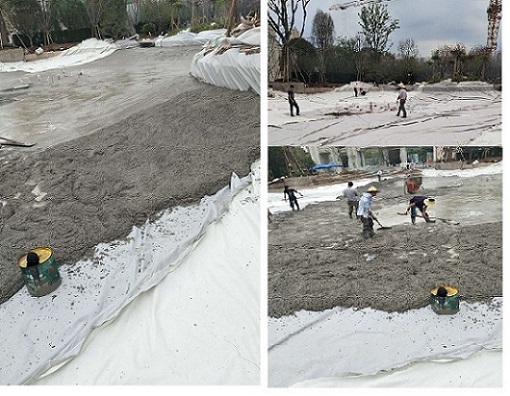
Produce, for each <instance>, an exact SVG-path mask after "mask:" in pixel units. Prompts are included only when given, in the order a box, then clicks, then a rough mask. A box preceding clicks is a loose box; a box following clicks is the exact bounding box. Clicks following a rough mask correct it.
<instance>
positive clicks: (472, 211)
mask: <svg viewBox="0 0 510 396" xmlns="http://www.w3.org/2000/svg"><path fill="white" fill-rule="evenodd" d="M449 179H451V178H449ZM444 180H445V179H444V178H443V180H442V182H443V181H444ZM424 184H428V185H429V186H431V188H432V189H431V190H429V191H428V195H431V194H432V195H433V196H436V197H437V199H438V200H443V201H445V202H446V201H447V200H456V202H457V206H458V213H459V215H460V218H462V219H465V220H466V221H464V220H463V221H461V223H460V224H459V225H451V224H447V223H444V222H441V221H436V223H434V224H431V223H429V224H427V223H425V222H424V221H423V220H422V219H417V220H418V221H417V224H416V225H414V226H412V225H410V224H404V223H405V222H406V221H407V222H408V221H409V218H404V217H403V220H402V223H403V224H399V225H393V226H392V228H391V229H390V230H378V229H377V228H378V225H377V224H376V225H375V227H374V229H375V230H376V235H375V236H374V238H372V239H370V240H368V241H364V240H363V239H362V238H361V229H362V225H361V223H360V222H358V221H356V220H355V219H352V220H351V219H350V218H349V216H348V213H347V204H346V203H345V202H343V201H337V202H325V203H320V204H313V205H309V206H307V207H306V208H304V210H301V211H299V212H298V211H296V212H281V213H277V214H274V215H272V216H271V221H270V222H269V237H268V238H269V239H268V242H269V247H268V250H269V255H268V296H269V302H268V304H269V305H268V313H269V316H271V317H281V316H284V315H291V314H293V313H295V312H297V311H299V310H311V311H322V310H325V309H329V308H333V307H336V306H341V307H354V308H360V309H361V308H367V307H371V308H373V309H378V310H383V311H387V312H394V311H398V312H403V311H406V310H409V309H414V308H420V307H424V306H426V305H427V304H428V303H429V297H430V290H431V289H432V288H433V287H436V286H439V285H441V284H451V285H455V286H457V287H458V288H459V290H460V296H461V299H462V300H466V301H474V300H485V299H487V298H490V297H493V296H501V295H502V263H503V261H502V221H501V207H500V206H497V204H496V205H495V204H494V203H492V202H497V201H499V202H500V201H501V175H493V176H490V177H487V176H477V177H474V178H472V179H471V180H470V182H469V183H468V182H465V181H462V180H460V179H459V178H457V180H448V184H449V185H450V186H449V187H444V186H442V185H440V184H442V183H437V184H438V185H437V186H436V185H434V183H433V181H430V180H429V181H424ZM380 188H381V193H380V194H378V196H377V198H376V199H375V200H374V210H375V211H376V212H379V211H380V212H381V213H388V211H386V212H385V211H384V207H391V206H394V207H400V209H401V210H402V211H405V206H406V199H409V197H407V198H405V197H403V196H402V184H401V180H388V181H383V182H382V183H381V187H380ZM476 190H478V193H476ZM495 191H496V194H499V195H497V196H495V197H491V198H490V199H493V200H495V201H490V200H487V201H486V200H484V199H480V196H479V195H481V196H483V195H484V194H494V192H495ZM467 201H469V204H468V202H467ZM463 202H465V203H466V207H467V208H468V209H465V210H463V205H462V203H463ZM473 205H476V206H473ZM499 205H500V204H499ZM392 210H393V212H395V211H396V209H392ZM476 210H478V211H476ZM480 211H481V214H480ZM461 212H463V214H462V213H461ZM484 212H485V213H486V215H485V216H484V214H483V213H484ZM465 216H474V219H475V220H473V219H471V220H469V218H466V217H465ZM379 220H380V221H381V223H382V224H383V225H385V224H384V215H381V216H379Z"/></svg>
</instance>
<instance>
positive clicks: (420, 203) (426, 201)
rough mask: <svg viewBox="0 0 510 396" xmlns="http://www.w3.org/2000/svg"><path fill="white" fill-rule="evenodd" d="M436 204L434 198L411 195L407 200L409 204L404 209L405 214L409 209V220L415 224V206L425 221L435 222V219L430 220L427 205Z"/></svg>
mask: <svg viewBox="0 0 510 396" xmlns="http://www.w3.org/2000/svg"><path fill="white" fill-rule="evenodd" d="M435 204H436V200H435V199H434V198H429V197H424V196H415V197H412V198H411V200H410V201H409V205H408V206H407V209H406V215H407V214H408V213H409V211H411V222H412V223H413V224H416V208H418V209H419V210H420V212H421V217H423V218H424V219H425V221H426V222H427V223H435V222H436V221H435V220H431V219H430V217H429V215H428V213H427V207H428V206H433V205H435Z"/></svg>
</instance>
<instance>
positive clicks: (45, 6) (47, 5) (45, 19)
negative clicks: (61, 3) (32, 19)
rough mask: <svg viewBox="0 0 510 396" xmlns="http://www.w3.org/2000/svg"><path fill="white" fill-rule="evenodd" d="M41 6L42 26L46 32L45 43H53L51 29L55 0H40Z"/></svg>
mask: <svg viewBox="0 0 510 396" xmlns="http://www.w3.org/2000/svg"><path fill="white" fill-rule="evenodd" d="M39 4H40V6H41V19H42V28H43V32H44V44H45V45H48V44H50V43H51V41H52V40H51V31H52V30H53V29H52V28H53V26H52V22H53V12H52V11H53V1H52V0H39Z"/></svg>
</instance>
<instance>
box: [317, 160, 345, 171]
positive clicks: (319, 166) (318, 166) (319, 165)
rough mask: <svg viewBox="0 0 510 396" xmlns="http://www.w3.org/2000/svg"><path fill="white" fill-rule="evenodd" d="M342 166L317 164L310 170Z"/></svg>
mask: <svg viewBox="0 0 510 396" xmlns="http://www.w3.org/2000/svg"><path fill="white" fill-rule="evenodd" d="M342 166H343V165H342V164H335V163H334V162H330V163H329V164H317V165H315V166H314V167H313V168H312V170H319V169H329V168H339V167H342Z"/></svg>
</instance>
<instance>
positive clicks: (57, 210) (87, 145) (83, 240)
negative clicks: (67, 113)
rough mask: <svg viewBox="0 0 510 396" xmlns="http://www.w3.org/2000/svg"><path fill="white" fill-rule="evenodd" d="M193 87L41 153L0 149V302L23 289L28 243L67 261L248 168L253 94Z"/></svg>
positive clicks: (254, 136) (254, 145)
mask: <svg viewBox="0 0 510 396" xmlns="http://www.w3.org/2000/svg"><path fill="white" fill-rule="evenodd" d="M200 85H201V86H200V88H199V89H192V90H189V91H188V92H185V93H183V94H180V95H178V96H176V97H174V98H172V99H171V100H168V101H165V102H163V103H160V104H157V105H155V106H153V107H150V108H148V109H144V110H143V111H141V112H138V113H135V114H132V115H130V116H129V117H127V118H123V119H121V120H119V121H118V122H117V123H115V124H113V125H109V126H106V127H104V128H102V129H100V130H98V131H96V132H94V133H92V134H88V135H86V136H83V137H81V138H78V139H75V140H71V141H68V142H65V143H60V144H58V145H55V146H53V147H50V148H48V149H45V150H39V151H37V150H35V151H23V150H1V151H0V180H1V191H0V291H1V295H0V303H2V302H5V301H6V300H7V299H8V298H9V297H10V296H12V295H13V294H14V293H15V292H16V291H17V290H19V289H20V288H21V287H22V286H23V281H22V277H21V273H20V270H19V268H18V266H17V259H18V257H19V256H20V255H22V254H23V253H26V251H27V250H28V249H30V248H33V247H36V246H50V247H52V248H53V250H54V254H55V258H56V260H57V262H58V263H59V264H61V265H62V264H68V265H71V264H74V263H76V262H77V261H79V259H80V258H82V257H84V256H85V255H87V254H90V253H91V252H92V248H93V247H94V246H95V245H97V244H98V243H100V242H108V241H112V240H115V239H120V238H123V237H125V236H127V235H128V234H129V232H130V231H131V229H132V227H133V226H134V225H142V224H143V223H145V222H146V221H147V219H151V218H153V217H154V216H155V214H156V213H157V212H159V211H161V210H163V209H166V208H170V207H173V206H176V205H186V204H190V203H195V202H198V201H199V200H200V199H201V198H202V197H203V196H204V195H212V194H214V193H215V192H217V191H218V190H219V189H220V188H222V187H224V186H226V185H228V183H229V180H230V176H231V172H236V173H237V174H238V175H239V176H245V175H247V174H248V173H249V171H250V165H251V164H252V163H253V162H254V161H255V160H256V159H257V158H259V156H260V141H259V137H260V132H259V131H260V121H259V110H260V106H259V97H258V96H257V95H255V94H252V93H247V92H239V91H230V90H227V89H222V88H217V87H213V86H209V85H205V84H200ZM36 187H37V189H36ZM34 189H35V190H34ZM32 191H34V193H32ZM43 193H47V195H45V196H43ZM37 197H39V198H37ZM36 199H37V200H36Z"/></svg>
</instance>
